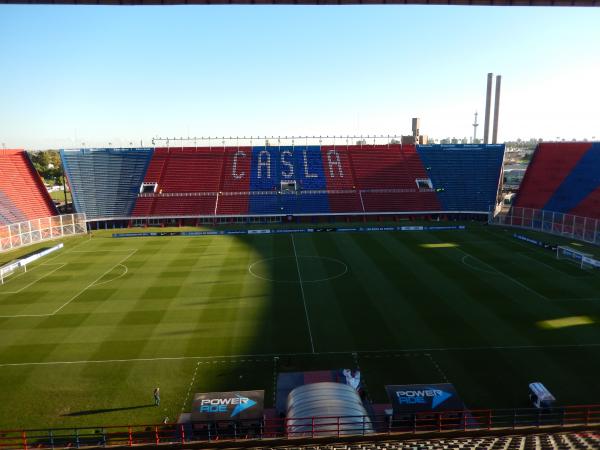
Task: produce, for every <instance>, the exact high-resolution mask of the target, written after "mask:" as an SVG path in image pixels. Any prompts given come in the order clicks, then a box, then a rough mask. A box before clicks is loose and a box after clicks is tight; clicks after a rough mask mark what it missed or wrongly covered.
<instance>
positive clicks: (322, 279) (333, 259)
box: [248, 256, 348, 284]
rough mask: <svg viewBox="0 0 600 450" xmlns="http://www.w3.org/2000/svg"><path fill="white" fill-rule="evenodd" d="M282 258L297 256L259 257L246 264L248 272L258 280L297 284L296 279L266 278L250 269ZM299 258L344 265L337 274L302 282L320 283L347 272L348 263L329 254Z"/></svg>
mask: <svg viewBox="0 0 600 450" xmlns="http://www.w3.org/2000/svg"><path fill="white" fill-rule="evenodd" d="M284 258H296V259H297V258H298V257H296V256H272V257H270V258H264V259H259V260H258V261H255V262H253V263H252V264H250V265H249V266H248V273H249V274H250V275H252V276H253V277H255V278H258V279H259V280H264V281H272V282H273V283H293V284H297V283H298V281H296V280H275V279H273V278H267V277H263V276H260V275H258V274H257V273H255V272H254V270H252V268H253V267H254V266H255V265H257V264H258V263H261V262H265V261H272V260H274V259H284ZM300 258H312V259H325V260H327V261H333V262H336V263H338V264H340V265H342V266H344V271H343V272H341V273H339V274H337V275H334V276H331V277H328V278H319V279H316V280H302V282H303V283H321V282H323V281H331V280H335V279H336V278H340V277H343V276H344V275H346V274H347V273H348V264H346V263H345V262H342V261H340V260H339V259H337V258H330V257H329V256H300Z"/></svg>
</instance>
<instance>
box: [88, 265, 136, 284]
mask: <svg viewBox="0 0 600 450" xmlns="http://www.w3.org/2000/svg"><path fill="white" fill-rule="evenodd" d="M119 266H120V267H123V268H125V272H123V273H122V274H121V275H119V276H118V277H115V278H111V279H110V280H106V281H103V282H102V283H96V284H95V286H102V285H103V284H107V283H112V282H113V281H115V280H118V279H119V278H123V277H124V276H125V275H127V272H129V268H128V267H127V266H126V265H125V264H117V265H116V266H115V267H114V268H116V267H119Z"/></svg>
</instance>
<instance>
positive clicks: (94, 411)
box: [61, 403, 154, 417]
mask: <svg viewBox="0 0 600 450" xmlns="http://www.w3.org/2000/svg"><path fill="white" fill-rule="evenodd" d="M151 407H152V408H153V407H154V403H149V404H147V405H137V406H123V407H121V408H104V409H87V410H84V411H74V412H72V413H69V414H61V416H62V417H78V416H91V415H92V414H103V413H110V412H117V411H129V410H133V409H142V408H151Z"/></svg>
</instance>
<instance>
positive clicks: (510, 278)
mask: <svg viewBox="0 0 600 450" xmlns="http://www.w3.org/2000/svg"><path fill="white" fill-rule="evenodd" d="M455 250H458V251H459V252H461V253H463V254H464V255H466V256H469V257H470V258H473V259H474V260H476V261H479V262H480V263H482V264H485V265H486V266H488V267H489V268H490V269H492V270H493V271H494V272H496V273H497V274H498V275H502V276H503V277H505V278H508V279H509V280H511V281H512V282H513V283H515V284H517V285H519V286H521V287H522V288H523V289H527V290H528V291H529V292H531V293H533V294H535V295H537V296H538V297H539V298H541V299H543V300H549V299H548V297H546V296H545V295H542V294H540V293H539V292H537V291H536V290H534V289H532V288H530V287H529V286H527V285H525V284H523V283H521V282H520V281H519V280H515V279H514V278H513V277H511V276H510V275H507V274H505V273H504V272H502V271H500V270H498V269H497V268H496V267H494V266H492V265H491V264H488V263H486V262H485V261H482V260H481V259H479V258H477V257H476V256H473V255H471V254H470V253H469V252H466V251H464V250H463V249H459V248H455ZM461 261H462V260H461ZM463 264H464V261H463ZM465 266H467V267H470V266H469V265H467V264H465ZM471 268H472V267H471ZM472 269H473V268H472ZM474 270H478V269H474ZM479 271H480V272H482V270H479ZM484 273H485V272H484Z"/></svg>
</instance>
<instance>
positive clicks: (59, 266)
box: [0, 263, 67, 295]
mask: <svg viewBox="0 0 600 450" xmlns="http://www.w3.org/2000/svg"><path fill="white" fill-rule="evenodd" d="M66 265H67V263H63V264H40V265H39V266H36V267H34V268H33V269H32V270H30V271H29V273H31V272H32V271H33V270H35V269H37V268H38V267H41V266H58V267H57V268H56V269H54V270H51V271H50V272H48V273H46V274H44V275H42V276H41V277H39V278H37V279H35V280H33V281H32V282H31V283H29V284H27V285H25V286H23V287H22V288H21V289H19V290H18V291H10V292H0V294H2V295H9V294H18V293H19V292H21V291H24V290H25V289H27V288H28V287H30V286H33V285H34V284H35V283H37V282H38V281H40V280H43V279H44V278H46V277H47V276H50V275H52V274H53V273H54V272H56V271H57V270H59V269H62V268H63V267H65V266H66ZM25 273H26V272H24V273H23V274H25ZM23 274H21V275H23ZM13 279H14V278H13Z"/></svg>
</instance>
